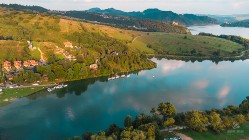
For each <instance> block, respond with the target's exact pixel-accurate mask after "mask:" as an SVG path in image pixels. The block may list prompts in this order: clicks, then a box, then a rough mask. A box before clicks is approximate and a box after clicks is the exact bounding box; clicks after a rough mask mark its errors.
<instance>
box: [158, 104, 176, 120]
mask: <svg viewBox="0 0 249 140" xmlns="http://www.w3.org/2000/svg"><path fill="white" fill-rule="evenodd" d="M157 110H158V111H159V113H160V114H161V115H162V116H163V120H166V119H168V118H170V117H172V116H173V115H175V114H176V109H175V106H174V105H173V104H172V103H170V102H167V103H160V104H159V105H158V107H157Z"/></svg>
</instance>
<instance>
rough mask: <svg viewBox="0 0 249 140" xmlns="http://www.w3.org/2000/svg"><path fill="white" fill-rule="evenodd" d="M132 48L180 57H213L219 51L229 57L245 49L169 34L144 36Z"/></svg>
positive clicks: (210, 39)
mask: <svg viewBox="0 0 249 140" xmlns="http://www.w3.org/2000/svg"><path fill="white" fill-rule="evenodd" d="M130 47H131V48H140V50H143V51H145V52H147V53H152V51H151V50H148V47H149V48H151V49H153V50H155V52H157V53H159V54H166V55H180V56H181V55H182V56H188V55H191V56H212V55H214V53H215V52H217V51H219V53H220V54H219V55H220V56H229V55H231V54H232V53H233V52H237V51H238V50H239V49H242V48H243V46H241V45H240V44H237V43H235V42H232V41H228V40H225V39H220V38H215V37H207V36H193V35H184V34H167V33H148V34H144V35H143V36H140V37H138V38H137V39H136V40H134V41H133V42H132V43H131V44H130Z"/></svg>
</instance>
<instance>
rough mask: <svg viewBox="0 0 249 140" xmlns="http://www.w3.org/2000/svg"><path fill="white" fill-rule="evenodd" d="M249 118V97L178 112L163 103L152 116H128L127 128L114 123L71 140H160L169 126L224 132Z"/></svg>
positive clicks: (153, 109) (170, 104) (168, 104)
mask: <svg viewBox="0 0 249 140" xmlns="http://www.w3.org/2000/svg"><path fill="white" fill-rule="evenodd" d="M246 121H249V97H247V98H246V99H245V100H244V101H242V103H241V104H240V105H239V107H237V106H233V105H231V106H228V107H226V108H223V109H211V110H207V111H187V112H183V113H177V112H176V109H175V107H174V105H173V104H172V103H169V102H166V103H160V104H159V105H158V106H157V107H156V108H152V110H151V115H145V114H141V115H138V116H136V117H135V119H134V120H133V119H132V117H131V116H127V117H126V118H125V120H124V128H121V127H119V126H117V125H115V124H112V125H110V126H109V128H108V129H107V130H105V131H99V132H98V133H97V134H95V133H92V132H86V133H84V134H82V136H81V137H74V138H71V139H68V140H81V139H84V140H99V139H103V140H105V139H108V140H117V139H121V140H125V139H139V140H147V139H160V138H161V136H160V129H168V128H171V127H174V126H176V125H177V126H185V127H187V128H188V129H192V130H194V131H197V132H206V131H208V130H209V131H213V132H215V133H218V134H219V133H222V132H224V131H225V130H227V129H231V128H232V127H233V125H234V123H236V125H240V124H243V123H245V122H246Z"/></svg>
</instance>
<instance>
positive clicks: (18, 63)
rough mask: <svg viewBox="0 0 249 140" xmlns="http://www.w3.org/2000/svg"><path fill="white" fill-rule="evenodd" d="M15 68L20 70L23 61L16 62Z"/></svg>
mask: <svg viewBox="0 0 249 140" xmlns="http://www.w3.org/2000/svg"><path fill="white" fill-rule="evenodd" d="M14 66H15V67H16V68H17V69H20V68H21V67H22V61H14Z"/></svg>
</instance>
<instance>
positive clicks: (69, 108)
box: [0, 58, 249, 139]
mask: <svg viewBox="0 0 249 140" xmlns="http://www.w3.org/2000/svg"><path fill="white" fill-rule="evenodd" d="M153 61H155V62H157V64H158V67H157V68H156V69H152V70H145V71H140V72H136V73H133V74H131V77H130V78H123V79H118V80H112V81H107V77H102V78H97V79H88V80H82V81H75V82H72V83H69V85H68V87H67V88H65V89H61V90H56V91H54V92H52V93H48V92H47V91H41V92H39V93H37V94H34V95H32V96H29V97H28V98H23V99H20V100H18V101H17V102H15V103H13V104H11V105H9V106H6V107H3V108H1V109H0V134H5V135H8V138H9V139H19V138H23V139H64V138H67V137H73V136H75V135H80V134H82V133H83V132H86V131H98V130H101V129H106V128H107V127H108V126H109V125H110V124H112V123H116V124H118V125H120V126H122V125H123V121H122V120H123V119H124V118H125V116H126V115H127V114H130V115H132V116H135V115H137V114H139V113H149V111H150V109H151V108H152V107H155V106H156V105H157V104H158V103H160V102H166V101H170V102H172V103H173V104H174V105H175V106H176V108H177V111H178V112H182V111H187V110H192V109H201V110H205V109H211V108H222V107H224V106H226V105H230V104H234V105H238V104H239V103H240V102H241V101H242V100H243V99H244V98H245V97H246V96H248V95H247V94H248V91H249V87H248V82H249V79H248V78H247V77H246V76H245V74H246V73H247V72H248V70H249V65H248V64H249V61H248V60H247V61H236V62H234V63H231V62H220V63H219V64H218V65H217V64H215V63H213V62H211V61H203V62H195V63H192V62H185V61H177V60H166V59H161V60H157V59H155V58H154V59H153ZM13 134H14V135H13Z"/></svg>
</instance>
